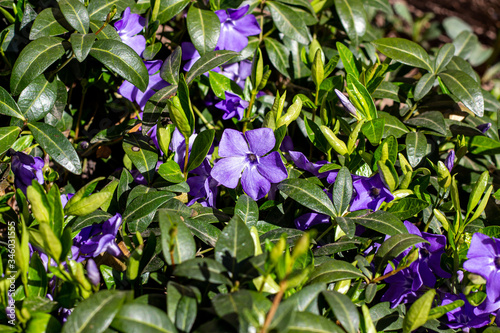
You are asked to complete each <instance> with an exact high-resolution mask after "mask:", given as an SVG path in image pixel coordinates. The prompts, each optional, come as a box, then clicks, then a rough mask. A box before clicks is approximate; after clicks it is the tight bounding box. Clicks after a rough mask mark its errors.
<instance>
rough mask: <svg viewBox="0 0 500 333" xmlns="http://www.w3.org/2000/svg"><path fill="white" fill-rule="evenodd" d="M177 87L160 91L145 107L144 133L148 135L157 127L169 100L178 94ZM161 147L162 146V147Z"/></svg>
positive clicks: (143, 118)
mask: <svg viewBox="0 0 500 333" xmlns="http://www.w3.org/2000/svg"><path fill="white" fill-rule="evenodd" d="M177 88H178V87H177V86H176V85H170V86H167V87H165V88H162V89H160V90H158V91H157V92H156V93H155V94H154V95H153V96H151V98H150V99H149V101H148V102H146V106H145V107H144V113H143V114H142V133H143V134H144V135H146V134H147V133H148V132H149V130H150V129H151V127H153V126H154V125H156V123H157V122H158V119H160V115H161V113H162V111H163V110H164V109H165V107H166V106H167V100H169V99H170V98H171V97H172V96H174V94H175V93H176V92H177ZM160 147H161V146H160Z"/></svg>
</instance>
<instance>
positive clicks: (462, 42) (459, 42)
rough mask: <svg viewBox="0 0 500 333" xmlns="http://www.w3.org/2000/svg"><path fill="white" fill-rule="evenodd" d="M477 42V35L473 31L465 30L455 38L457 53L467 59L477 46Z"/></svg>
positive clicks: (454, 43)
mask: <svg viewBox="0 0 500 333" xmlns="http://www.w3.org/2000/svg"><path fill="white" fill-rule="evenodd" d="M477 44H478V39H477V36H476V35H475V34H474V33H473V32H471V31H467V30H464V31H462V32H461V33H460V34H459V35H458V36H457V37H456V38H455V39H454V40H453V45H454V46H455V55H456V56H457V57H460V58H463V59H467V58H468V57H469V56H470V55H471V53H472V51H473V50H474V49H475V48H476V46H477Z"/></svg>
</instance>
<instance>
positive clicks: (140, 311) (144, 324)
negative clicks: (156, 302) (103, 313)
mask: <svg viewBox="0 0 500 333" xmlns="http://www.w3.org/2000/svg"><path fill="white" fill-rule="evenodd" d="M110 326H111V328H113V329H115V330H118V331H120V332H151V333H167V332H168V333H170V332H171V333H174V332H177V330H176V329H175V327H174V325H173V324H172V322H171V321H170V319H168V317H167V315H166V313H165V312H164V311H162V310H160V309H158V308H156V307H154V306H151V305H147V304H138V303H129V304H125V305H123V306H122V307H121V309H120V311H119V312H118V313H117V314H116V315H115V316H114V318H113V321H112V323H111V325H110Z"/></svg>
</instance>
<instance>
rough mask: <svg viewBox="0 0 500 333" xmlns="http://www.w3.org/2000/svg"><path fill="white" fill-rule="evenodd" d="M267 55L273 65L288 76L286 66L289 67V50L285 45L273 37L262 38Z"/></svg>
mask: <svg viewBox="0 0 500 333" xmlns="http://www.w3.org/2000/svg"><path fill="white" fill-rule="evenodd" d="M264 44H265V45H266V50H267V55H268V56H269V60H270V61H271V63H272V64H273V66H274V67H275V68H276V69H277V70H278V71H279V72H280V73H281V74H283V75H285V76H287V77H290V75H289V74H288V68H289V67H290V65H289V62H288V57H289V55H290V51H289V50H288V49H287V48H286V46H285V45H283V44H281V43H280V42H278V41H277V40H276V39H274V38H270V37H266V38H265V39H264Z"/></svg>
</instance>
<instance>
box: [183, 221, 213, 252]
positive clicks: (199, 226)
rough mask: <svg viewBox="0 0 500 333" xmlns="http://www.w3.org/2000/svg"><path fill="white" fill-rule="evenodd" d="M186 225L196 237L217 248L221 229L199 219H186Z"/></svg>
mask: <svg viewBox="0 0 500 333" xmlns="http://www.w3.org/2000/svg"><path fill="white" fill-rule="evenodd" d="M184 223H185V224H186V226H187V227H188V228H189V229H190V230H191V232H192V233H193V235H194V236H196V237H198V238H199V239H201V241H203V242H204V243H205V244H207V245H210V246H211V247H215V244H216V243H217V239H218V238H219V237H220V233H221V231H220V229H219V228H217V227H215V226H213V225H212V224H210V223H208V222H206V221H203V220H199V219H191V218H184Z"/></svg>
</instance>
